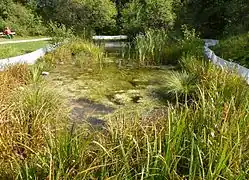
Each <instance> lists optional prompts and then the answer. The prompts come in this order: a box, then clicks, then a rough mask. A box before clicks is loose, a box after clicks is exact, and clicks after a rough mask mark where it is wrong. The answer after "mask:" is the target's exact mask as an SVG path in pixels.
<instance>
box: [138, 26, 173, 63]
mask: <svg viewBox="0 0 249 180" xmlns="http://www.w3.org/2000/svg"><path fill="white" fill-rule="evenodd" d="M167 39H168V36H167V33H166V32H165V31H163V30H149V31H146V32H145V34H144V35H142V34H141V35H138V36H137V37H135V40H134V41H135V42H134V43H135V59H137V60H138V64H139V65H142V66H146V65H157V64H162V63H163V61H164V54H163V53H164V51H163V49H164V48H165V47H166V45H167Z"/></svg>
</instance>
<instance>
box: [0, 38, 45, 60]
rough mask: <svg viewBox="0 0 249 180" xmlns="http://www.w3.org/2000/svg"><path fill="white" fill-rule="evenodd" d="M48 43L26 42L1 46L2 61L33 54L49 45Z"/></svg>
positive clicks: (0, 57) (0, 55)
mask: <svg viewBox="0 0 249 180" xmlns="http://www.w3.org/2000/svg"><path fill="white" fill-rule="evenodd" d="M48 44H49V42H48V41H38V42H26V43H17V44H5V45H0V59H4V58H9V57H15V56H19V55H22V54H26V53H30V52H33V51H35V50H37V49H39V48H43V47H45V46H46V45H48Z"/></svg>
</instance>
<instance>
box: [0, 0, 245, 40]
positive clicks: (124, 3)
mask: <svg viewBox="0 0 249 180" xmlns="http://www.w3.org/2000/svg"><path fill="white" fill-rule="evenodd" d="M248 10H249V3H248V0H176V1H174V0H46V1H44V0H0V28H3V27H4V26H7V25H8V26H11V27H12V28H14V29H16V30H18V31H20V32H21V33H24V34H25V33H30V32H34V31H35V32H36V33H37V34H40V33H41V32H42V31H43V27H46V24H48V22H55V23H57V24H64V25H65V26H66V27H67V28H72V29H73V31H74V32H76V33H78V34H80V33H83V32H86V31H87V32H91V33H95V34H118V33H125V34H128V35H134V34H137V33H143V32H145V31H146V30H148V29H165V30H169V29H173V28H175V29H177V28H179V27H180V26H181V25H183V24H186V25H188V26H190V27H193V28H194V29H196V30H197V31H198V32H199V33H200V34H201V36H203V37H219V36H223V35H226V34H236V33H240V32H246V31H248V30H249V21H248V20H249V15H248Z"/></svg>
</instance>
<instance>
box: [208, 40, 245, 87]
mask: <svg viewBox="0 0 249 180" xmlns="http://www.w3.org/2000/svg"><path fill="white" fill-rule="evenodd" d="M204 42H205V46H204V54H205V56H206V57H207V58H208V59H209V60H210V61H211V62H213V63H214V64H215V65H217V66H219V67H221V68H227V69H230V70H233V71H235V72H237V73H238V74H239V75H240V76H242V77H243V78H244V79H245V80H246V82H247V84H249V69H247V68H245V67H243V66H241V65H239V64H237V63H234V62H229V61H227V60H225V59H222V58H220V57H219V56H217V55H216V54H215V53H214V52H213V51H212V50H211V49H210V48H209V47H210V46H215V45H216V44H218V43H219V41H218V40H214V39H204Z"/></svg>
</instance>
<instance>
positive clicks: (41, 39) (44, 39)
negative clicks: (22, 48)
mask: <svg viewBox="0 0 249 180" xmlns="http://www.w3.org/2000/svg"><path fill="white" fill-rule="evenodd" d="M51 39H52V38H38V39H27V40H12V41H3V42H0V44H16V43H24V42H37V41H48V40H51Z"/></svg>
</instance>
